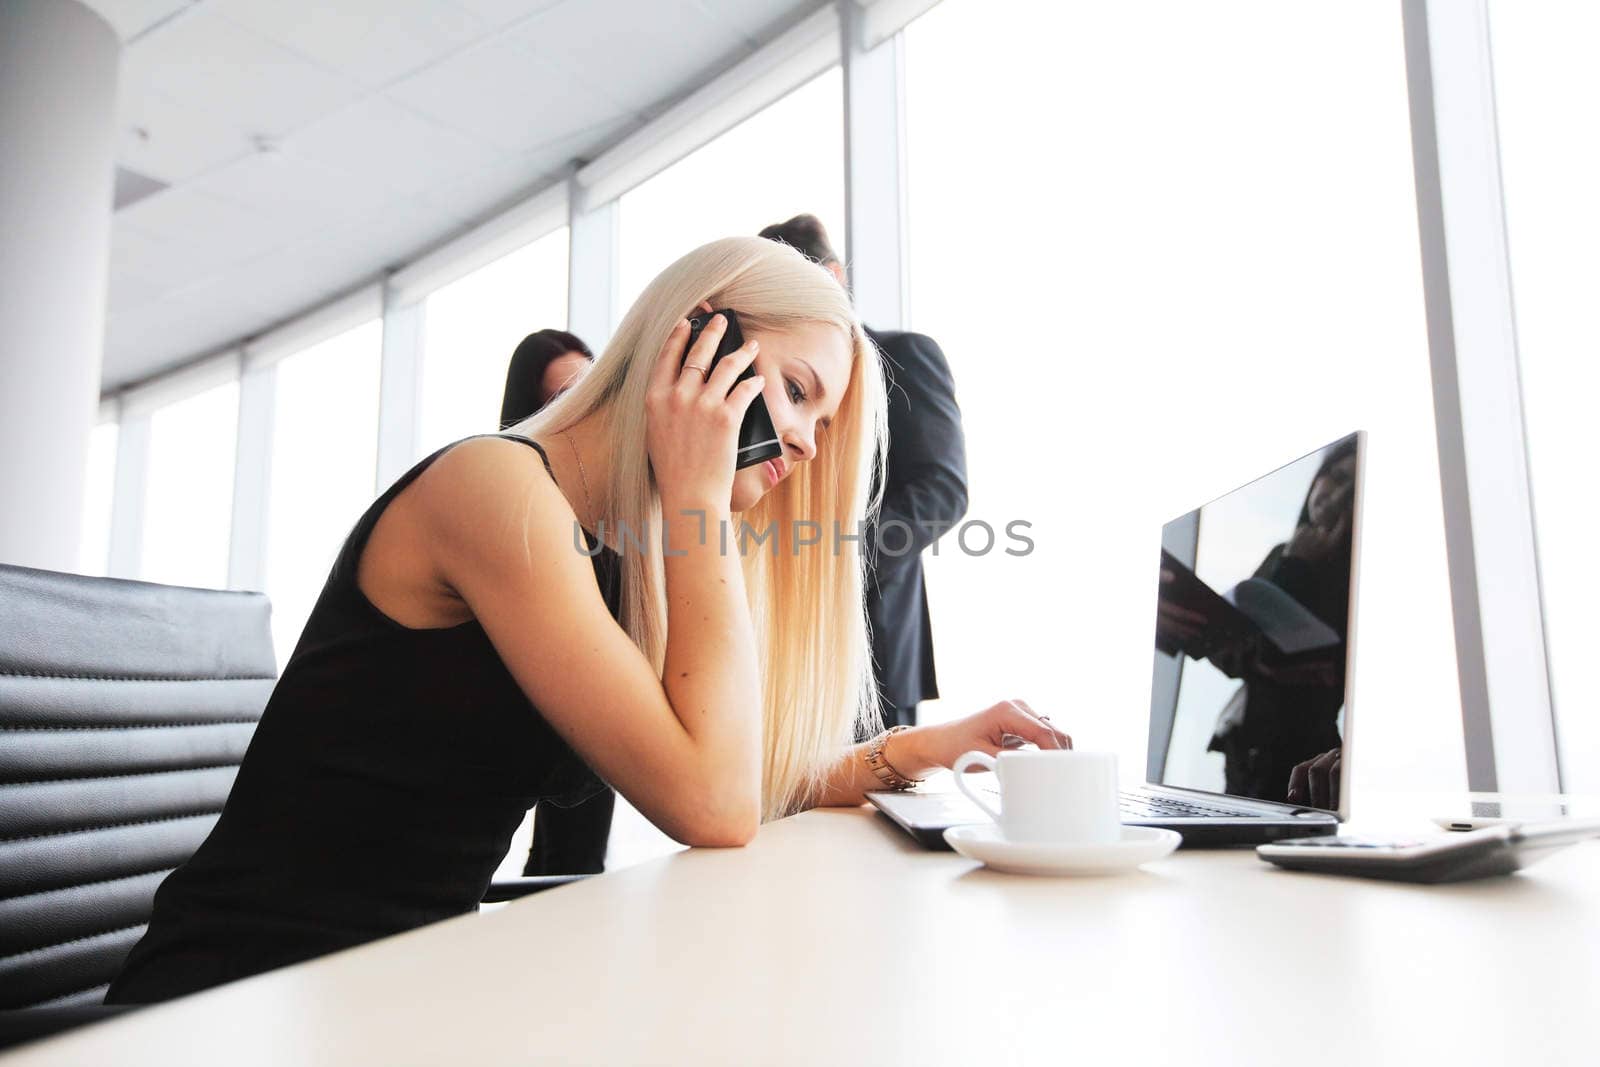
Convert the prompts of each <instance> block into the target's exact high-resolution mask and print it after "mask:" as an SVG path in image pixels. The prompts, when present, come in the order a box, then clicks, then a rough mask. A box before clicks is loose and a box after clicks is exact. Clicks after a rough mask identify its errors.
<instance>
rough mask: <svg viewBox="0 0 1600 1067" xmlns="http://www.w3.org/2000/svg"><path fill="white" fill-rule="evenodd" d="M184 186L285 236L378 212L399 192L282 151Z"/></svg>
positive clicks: (260, 155) (248, 159)
mask: <svg viewBox="0 0 1600 1067" xmlns="http://www.w3.org/2000/svg"><path fill="white" fill-rule="evenodd" d="M185 188H186V189H188V190H190V191H191V192H195V193H199V194H201V195H204V196H209V197H214V198H215V199H217V200H219V201H225V202H227V203H231V204H234V205H236V206H238V207H240V208H242V209H244V210H247V211H249V212H250V213H252V214H253V215H257V216H262V217H264V218H265V220H266V221H267V222H268V223H269V224H270V225H271V226H272V228H273V229H274V231H276V232H277V233H279V234H280V235H284V240H285V241H287V240H293V239H294V238H296V237H298V236H300V235H305V236H308V237H309V236H311V235H313V234H316V233H319V232H321V231H323V230H326V229H328V228H329V227H334V226H340V225H343V224H344V223H346V222H347V221H349V219H350V218H351V216H352V215H366V214H373V213H376V212H378V211H380V210H381V209H382V208H383V206H384V205H385V204H386V203H388V202H389V201H391V200H393V199H395V197H396V194H395V193H394V191H393V190H392V189H390V188H389V187H388V186H385V185H379V184H375V183H373V182H371V181H365V180H362V179H360V178H356V177H354V176H353V175H350V174H347V173H346V172H344V171H342V170H339V169H338V168H336V167H328V166H324V165H322V164H321V163H315V162H312V161H309V160H303V159H296V158H294V157H292V156H290V155H287V154H285V153H283V152H272V153H257V154H255V155H251V156H248V157H246V158H245V159H241V160H239V161H238V162H236V163H230V164H228V165H227V166H225V167H222V168H220V169H218V170H214V171H212V172H211V173H209V174H207V175H206V176H205V177H203V178H199V179H197V180H195V181H192V182H190V183H189V184H188V185H187V186H185ZM280 243H282V242H280Z"/></svg>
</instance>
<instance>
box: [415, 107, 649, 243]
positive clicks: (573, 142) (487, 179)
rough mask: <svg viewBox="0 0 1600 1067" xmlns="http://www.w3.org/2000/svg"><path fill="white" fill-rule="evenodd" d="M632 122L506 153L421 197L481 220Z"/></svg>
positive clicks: (619, 121)
mask: <svg viewBox="0 0 1600 1067" xmlns="http://www.w3.org/2000/svg"><path fill="white" fill-rule="evenodd" d="M632 125H634V120H632V119H631V118H623V119H617V120H616V121H614V122H610V123H605V124H602V125H600V126H596V127H592V128H591V129H588V130H585V131H584V132H583V133H580V134H576V135H574V136H572V137H567V138H563V139H562V140H560V141H555V142H553V143H551V144H547V145H541V146H540V147H538V148H535V149H532V150H530V151H527V152H519V153H516V154H515V155H511V156H507V157H505V158H504V159H502V160H501V161H500V162H498V163H496V164H494V165H493V166H491V167H486V168H484V169H482V170H477V171H473V172H472V173H470V174H465V175H463V176H461V177H460V178H457V179H455V180H454V181H449V182H445V183H444V184H443V185H439V186H436V187H434V188H432V189H429V190H428V191H427V192H426V193H425V194H424V195H423V199H424V200H426V201H428V202H430V203H434V204H437V205H438V206H439V208H440V210H441V211H446V212H449V213H451V214H452V215H454V216H456V217H457V218H462V219H469V220H473V221H481V220H483V219H486V218H488V217H489V216H491V215H493V214H495V213H496V212H497V211H499V210H500V209H501V208H504V207H507V206H509V205H510V204H511V203H512V202H513V201H515V200H516V199H518V198H519V197H521V196H525V195H527V194H530V193H533V192H536V191H538V189H540V188H542V187H543V186H544V185H545V184H546V183H547V182H549V181H551V180H552V179H553V178H555V177H556V176H557V175H558V174H559V173H560V172H561V171H562V169H563V168H565V167H566V166H567V164H568V163H570V162H571V161H572V160H573V159H574V158H575V157H578V156H581V155H583V154H584V152H585V151H586V150H587V149H588V148H590V147H592V146H593V145H595V144H605V143H608V142H610V141H613V140H615V139H617V138H620V137H621V136H622V135H623V134H624V133H626V132H627V130H628V128H629V127H631V126H632Z"/></svg>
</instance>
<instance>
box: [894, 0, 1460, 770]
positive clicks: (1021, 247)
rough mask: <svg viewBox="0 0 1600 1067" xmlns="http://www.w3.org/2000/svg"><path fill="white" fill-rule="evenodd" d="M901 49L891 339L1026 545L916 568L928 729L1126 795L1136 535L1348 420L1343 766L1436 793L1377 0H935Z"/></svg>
mask: <svg viewBox="0 0 1600 1067" xmlns="http://www.w3.org/2000/svg"><path fill="white" fill-rule="evenodd" d="M906 54H907V78H906V116H907V125H908V129H907V137H908V151H909V156H908V161H907V182H908V188H909V191H910V200H909V204H908V211H909V220H910V227H909V251H910V262H911V268H910V287H911V326H912V327H913V328H915V329H917V330H920V331H922V332H925V333H928V334H931V335H932V336H933V337H934V338H935V339H937V340H938V341H939V342H940V343H941V344H942V346H943V347H944V349H945V351H946V352H947V353H948V355H949V358H950V363H951V367H952V370H953V372H954V375H955V379H956V385H957V390H958V397H959V399H960V402H961V406H962V411H963V415H964V419H965V424H966V433H967V443H968V464H969V473H970V480H971V506H970V510H969V515H968V518H969V519H979V520H983V521H985V522H988V523H989V524H990V525H991V526H992V527H994V528H995V529H996V530H1003V529H1004V526H1005V524H1006V523H1007V522H1009V521H1011V520H1014V519H1022V520H1026V521H1028V522H1031V523H1032V524H1033V527H1032V530H1031V531H1030V532H1029V534H1030V536H1031V537H1032V539H1033V541H1034V544H1035V548H1034V550H1033V551H1032V552H1031V553H1030V554H1028V555H1025V556H1018V557H1012V556H1007V555H1005V554H1004V552H1003V551H1000V550H999V549H998V548H997V549H996V550H995V551H993V552H990V553H989V554H987V555H982V556H977V555H968V554H966V553H964V552H962V551H961V549H960V547H959V546H958V544H957V543H956V542H955V540H954V539H953V538H946V540H945V541H944V542H942V543H941V545H940V546H939V547H940V554H939V557H938V558H937V559H931V558H930V560H929V574H930V577H929V581H930V597H931V598H932V601H933V614H934V619H933V622H934V636H935V641H936V643H937V648H938V652H939V677H940V684H941V691H942V695H943V697H944V699H943V700H941V701H940V702H939V703H938V704H937V705H935V706H933V707H931V708H929V709H927V710H928V712H929V713H930V715H929V717H930V718H942V717H949V716H952V715H955V714H958V713H965V712H966V711H969V710H971V709H973V708H977V707H980V706H983V705H985V704H987V703H989V702H991V701H993V700H995V699H998V698H1001V697H1011V696H1015V695H1019V694H1020V695H1022V696H1025V697H1028V698H1029V699H1031V700H1032V702H1033V703H1034V705H1035V706H1036V707H1038V708H1039V709H1040V710H1042V711H1044V710H1048V712H1049V713H1050V714H1052V715H1053V717H1054V718H1055V719H1056V721H1058V722H1062V723H1065V724H1069V726H1070V729H1071V731H1072V733H1073V734H1074V735H1075V737H1076V738H1077V740H1078V742H1079V744H1081V745H1083V746H1085V747H1092V748H1101V749H1114V750H1116V751H1118V752H1119V753H1121V755H1122V770H1123V774H1124V777H1125V778H1135V779H1136V778H1137V776H1138V773H1139V769H1140V768H1141V767H1143V765H1144V732H1145V724H1146V715H1147V711H1148V707H1149V699H1150V672H1151V656H1152V647H1151V646H1152V635H1153V631H1154V625H1155V612H1154V606H1155V594H1156V587H1157V566H1156V562H1157V549H1158V547H1159V545H1160V533H1161V525H1162V523H1163V522H1164V521H1166V520H1167V519H1170V518H1173V517H1175V516H1177V515H1179V514H1181V513H1183V512H1186V511H1188V510H1189V509H1191V508H1193V507H1195V506H1196V505H1198V504H1200V503H1201V502H1203V501H1205V500H1208V499H1211V498H1213V497H1216V496H1219V495H1221V494H1222V493H1225V492H1227V491H1228V490H1230V489H1232V488H1234V487H1235V486H1237V485H1240V484H1243V483H1244V482H1247V481H1249V480H1250V479H1252V478H1254V477H1256V476H1257V475H1260V474H1264V473H1265V472H1266V471H1267V470H1269V469H1271V468H1272V467H1275V466H1277V465H1278V464H1280V463H1284V462H1286V461H1288V460H1290V459H1292V458H1294V457H1296V456H1298V455H1301V454H1303V453H1305V452H1308V451H1310V450H1311V449H1313V448H1317V447H1319V446H1321V445H1324V444H1326V443H1328V442H1330V441H1332V440H1334V439H1335V438H1337V437H1340V436H1342V435H1344V434H1346V433H1348V432H1350V431H1351V430H1355V429H1365V430H1367V431H1369V433H1370V450H1369V464H1368V470H1367V474H1368V479H1367V494H1366V508H1365V530H1364V538H1363V543H1362V557H1361V587H1360V597H1361V599H1360V610H1359V612H1358V625H1357V638H1356V642H1357V646H1358V650H1357V655H1356V667H1355V675H1354V685H1355V689H1356V692H1357V694H1358V696H1357V699H1356V704H1357V705H1358V706H1359V707H1360V717H1361V722H1360V725H1359V727H1357V728H1356V730H1355V736H1356V741H1355V744H1356V745H1357V753H1356V759H1355V761H1354V766H1353V768H1352V769H1351V770H1352V776H1353V777H1354V778H1355V779H1356V781H1357V782H1365V783H1374V784H1379V785H1381V786H1384V787H1395V788H1399V787H1407V788H1412V787H1414V788H1438V789H1452V788H1461V787H1463V786H1464V784H1465V761H1464V756H1463V748H1462V728H1461V718H1460V711H1459V702H1458V699H1457V683H1456V675H1455V659H1454V643H1453V637H1452V625H1451V616H1450V595H1449V589H1448V582H1447V577H1446V560H1445V555H1444V542H1443V535H1442V520H1441V512H1440V503H1439V490H1438V464H1437V456H1436V450H1435V442H1434V426H1433V410H1432V393H1431V386H1430V379H1429V365H1428V349H1427V338H1426V333H1425V326H1424V316H1423V299H1422V286H1421V268H1420V257H1419V252H1418V244H1417V220H1416V205H1415V196H1414V186H1413V176H1412V168H1411V144H1410V133H1409V125H1408V118H1407V115H1408V111H1407V96H1406V77H1405V67H1404V56H1403V47H1402V30H1401V19H1400V11H1399V8H1398V7H1397V6H1396V5H1393V4H1378V3H1364V4H1320V5H1310V4H1278V3H1270V2H1262V0H1254V2H1243V0H1217V2H1214V3H1208V4H1192V3H1187V2H1180V0H1167V2H1159V3H1143V4H1135V5H1130V4H1121V3H1116V2H1113V0H1099V2H1086V3H1076V4H1070V5H1041V4H1031V3H1022V2H1012V3H1003V4H1001V3H982V2H979V0H946V2H945V3H943V4H941V5H940V6H939V7H937V8H935V9H933V10H932V11H931V12H930V13H929V14H927V15H925V16H924V17H923V18H921V19H920V20H918V21H917V22H916V23H915V24H913V25H912V26H911V27H909V28H908V30H907V33H906ZM955 71H958V72H960V76H959V77H953V76H952V72H955ZM1287 533H1288V531H1285V532H1284V537H1285V539H1286V538H1287ZM969 543H970V544H972V545H973V546H974V547H981V546H982V543H983V538H982V537H981V536H977V535H976V534H975V535H974V536H973V537H971V538H970V541H969ZM1004 544H1005V540H1004V538H1003V536H1002V538H1001V546H1000V547H1002V548H1003V547H1004ZM1221 710H1222V709H1221V708H1219V709H1218V711H1219V712H1220V711H1221ZM1359 788H1360V787H1358V790H1359Z"/></svg>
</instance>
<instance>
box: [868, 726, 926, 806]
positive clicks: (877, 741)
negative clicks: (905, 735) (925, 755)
mask: <svg viewBox="0 0 1600 1067" xmlns="http://www.w3.org/2000/svg"><path fill="white" fill-rule="evenodd" d="M909 729H911V727H909V726H891V727H889V729H887V730H885V731H883V733H881V734H879V735H878V736H877V737H874V738H873V739H872V740H871V741H869V742H868V743H867V766H868V767H871V768H872V773H873V774H874V775H875V776H876V777H877V779H878V781H880V782H882V783H883V787H884V788H885V789H894V790H903V789H910V788H911V787H912V786H914V785H916V784H918V783H919V782H921V781H922V779H921V778H907V777H906V776H905V775H903V774H901V773H900V772H899V771H897V770H895V769H894V768H893V767H891V766H889V761H888V760H886V759H884V758H883V749H884V746H886V745H887V744H888V743H889V738H891V737H893V736H894V735H895V734H897V733H899V732H901V731H902V730H909Z"/></svg>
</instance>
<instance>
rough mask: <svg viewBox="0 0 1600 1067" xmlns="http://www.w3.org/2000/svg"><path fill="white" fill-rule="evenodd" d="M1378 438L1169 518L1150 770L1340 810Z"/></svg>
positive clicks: (1211, 789) (1324, 451) (1357, 441)
mask: <svg viewBox="0 0 1600 1067" xmlns="http://www.w3.org/2000/svg"><path fill="white" fill-rule="evenodd" d="M1364 451H1365V435H1364V434H1360V433H1355V434H1351V435H1350V436H1349V437H1345V438H1342V439H1340V440H1338V441H1335V442H1333V443H1332V444H1330V445H1327V446H1326V447H1324V448H1320V449H1318V450H1317V451H1315V452H1313V453H1311V454H1310V455H1307V456H1302V457H1301V458H1300V459H1297V460H1295V461H1294V462H1293V463H1290V464H1287V465H1286V466H1283V467H1280V468H1279V469H1277V470H1275V471H1273V472H1272V473H1271V474H1268V475H1265V476H1263V477H1261V478H1258V479H1256V480H1255V481H1253V482H1251V483H1250V484H1248V485H1246V486H1243V487H1241V488H1239V489H1236V490H1234V491H1233V492H1231V493H1229V494H1228V495H1227V496H1224V497H1221V498H1219V499H1217V500H1214V501H1212V502H1211V503H1209V504H1206V505H1204V506H1203V507H1201V508H1199V509H1197V510H1195V511H1191V512H1189V513H1188V514H1187V515H1183V516H1180V517H1179V518H1176V519H1174V520H1172V521H1171V522H1169V523H1167V524H1166V526H1165V527H1164V528H1163V530H1162V534H1161V566H1160V585H1159V594H1158V597H1157V604H1156V651H1155V669H1154V676H1153V685H1152V688H1151V695H1150V743H1149V751H1148V755H1147V766H1146V771H1147V777H1148V780H1149V781H1150V782H1153V783H1159V784H1161V785H1168V786H1176V787H1179V788H1183V789H1195V790H1201V791H1203V792H1207V793H1219V794H1227V795H1231V796H1236V797H1247V798H1251V799H1256V800H1269V801H1276V802H1279V803H1288V804H1295V805H1299V806H1302V807H1308V808H1322V809H1325V810H1329V811H1338V810H1339V808H1340V804H1339V800H1340V795H1339V794H1340V784H1341V780H1342V779H1343V777H1344V773H1343V772H1344V771H1345V769H1346V768H1347V767H1348V766H1349V761H1348V759H1346V758H1345V757H1346V756H1347V753H1346V751H1345V749H1344V746H1345V742H1346V739H1347V738H1348V737H1349V733H1350V722H1349V709H1348V707H1347V700H1346V695H1347V692H1346V686H1347V682H1348V670H1349V663H1350V655H1349V643H1350V635H1351V624H1352V608H1353V603H1354V590H1355V555H1356V548H1355V546H1356V543H1357V535H1358V533H1359V530H1358V528H1357V527H1358V523H1359V518H1360V514H1359V513H1360V497H1361V492H1360V491H1361V476H1362V460H1363V458H1364V456H1363V453H1364Z"/></svg>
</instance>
